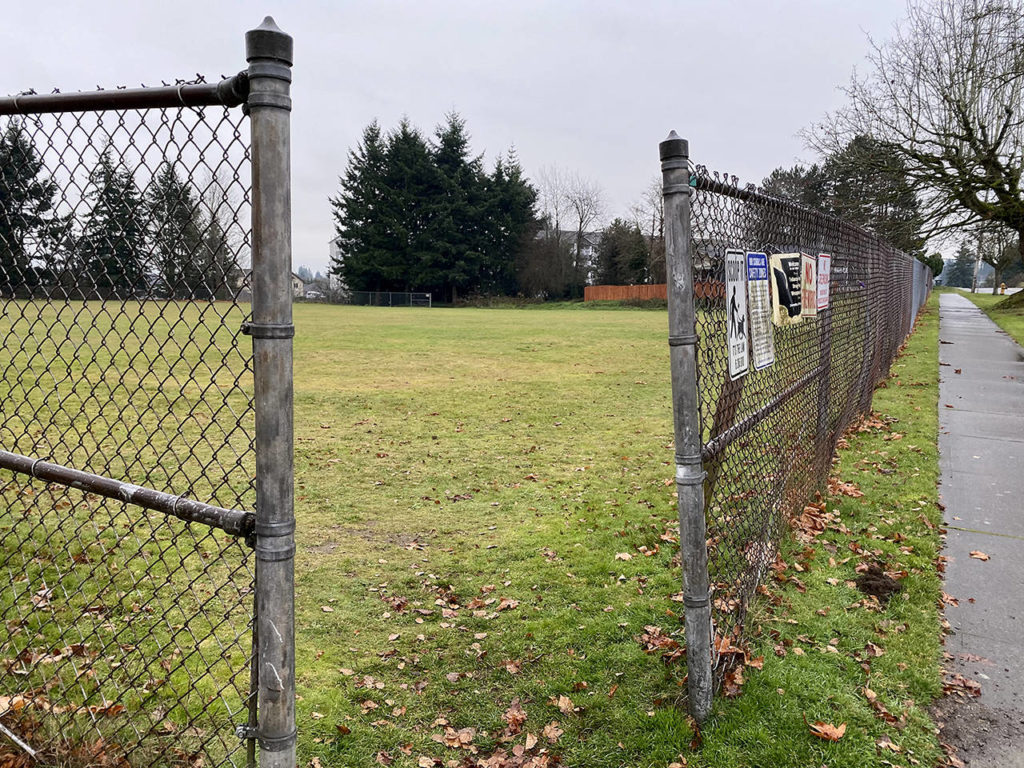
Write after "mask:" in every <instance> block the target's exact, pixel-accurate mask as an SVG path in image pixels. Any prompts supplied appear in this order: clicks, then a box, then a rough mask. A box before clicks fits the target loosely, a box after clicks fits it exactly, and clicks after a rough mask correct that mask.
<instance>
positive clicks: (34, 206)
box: [0, 120, 57, 295]
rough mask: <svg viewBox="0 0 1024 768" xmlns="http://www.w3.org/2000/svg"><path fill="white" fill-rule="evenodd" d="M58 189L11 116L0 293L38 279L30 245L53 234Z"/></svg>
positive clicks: (2, 154) (1, 203)
mask: <svg viewBox="0 0 1024 768" xmlns="http://www.w3.org/2000/svg"><path fill="white" fill-rule="evenodd" d="M56 192H57V185H56V184H55V183H54V182H53V180H52V179H50V178H47V177H45V176H43V161H42V158H41V157H40V156H39V154H38V153H37V152H36V149H35V146H34V145H33V143H32V140H31V138H30V137H29V136H28V134H27V132H26V131H25V128H24V126H23V125H22V123H21V122H19V121H16V120H11V121H9V122H8V123H7V125H6V126H5V127H4V130H3V133H2V134H0V294H2V295H11V294H12V293H13V292H14V291H15V290H17V289H18V288H21V287H29V288H31V287H33V286H35V285H36V284H37V283H38V280H39V274H38V272H37V270H35V269H34V268H33V267H32V264H31V262H32V259H33V248H32V246H33V244H36V245H39V244H43V243H46V242H48V241H52V240H53V237H52V236H53V235H54V234H55V231H56V230H55V225H56V224H57V222H56V221H55V218H54V215H53V210H54V197H55V195H56ZM37 253H38V251H37ZM44 254H45V251H44ZM40 255H41V256H43V258H44V260H46V261H50V259H46V258H45V255H43V254H40ZM51 266H52V264H51Z"/></svg>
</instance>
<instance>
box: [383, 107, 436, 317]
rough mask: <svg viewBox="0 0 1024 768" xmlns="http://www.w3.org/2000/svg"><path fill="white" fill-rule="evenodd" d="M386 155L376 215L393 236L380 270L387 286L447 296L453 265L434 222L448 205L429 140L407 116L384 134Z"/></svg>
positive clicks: (391, 288)
mask: <svg viewBox="0 0 1024 768" xmlns="http://www.w3.org/2000/svg"><path fill="white" fill-rule="evenodd" d="M387 160H388V162H387V165H386V172H385V175H384V186H385V189H386V190H388V195H387V198H386V200H385V203H384V205H382V206H381V211H380V219H381V220H382V221H383V223H384V225H385V227H386V228H387V231H388V233H389V234H391V235H392V236H393V242H394V251H393V253H392V261H391V262H390V263H388V264H387V270H386V271H384V273H383V278H384V279H385V280H386V281H387V285H388V286H389V287H388V288H386V289H387V290H399V291H403V290H416V291H430V292H431V293H435V294H440V295H441V296H442V297H443V298H448V296H449V295H450V294H446V288H448V286H449V285H450V284H451V283H452V282H453V281H452V279H451V274H452V271H453V269H452V266H451V265H450V264H449V265H446V264H445V263H444V253H443V249H444V248H445V247H446V246H447V244H448V243H447V241H446V239H444V238H442V236H441V235H442V233H441V231H440V229H439V227H438V224H437V219H439V218H442V217H444V216H445V215H446V211H447V209H448V206H447V204H446V202H447V201H445V200H444V180H443V178H442V176H441V173H440V171H439V169H438V168H437V166H436V165H435V164H434V161H433V158H432V156H431V152H430V148H429V147H428V146H427V142H426V141H425V140H424V138H423V136H422V134H420V132H419V131H418V130H417V129H416V127H415V126H413V125H412V124H411V123H410V122H409V121H408V120H402V121H401V122H400V123H399V124H398V127H397V128H396V129H395V130H393V131H392V132H391V133H390V134H388V139H387ZM390 286H394V287H390Z"/></svg>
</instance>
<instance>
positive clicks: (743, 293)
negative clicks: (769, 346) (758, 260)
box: [725, 250, 750, 379]
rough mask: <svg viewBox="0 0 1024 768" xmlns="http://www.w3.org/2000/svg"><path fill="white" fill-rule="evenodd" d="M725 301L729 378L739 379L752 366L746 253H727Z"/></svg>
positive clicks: (734, 251) (729, 251)
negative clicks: (748, 331) (748, 323)
mask: <svg viewBox="0 0 1024 768" xmlns="http://www.w3.org/2000/svg"><path fill="white" fill-rule="evenodd" d="M725 301H726V305H725V306H726V312H725V314H726V324H727V332H728V336H727V339H726V344H727V346H728V357H729V378H730V379H738V378H739V377H740V376H743V375H744V374H746V372H747V370H748V369H749V367H750V339H749V336H748V334H747V258H746V256H745V255H744V253H743V251H736V250H728V251H726V252H725Z"/></svg>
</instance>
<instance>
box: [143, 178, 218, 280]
mask: <svg viewBox="0 0 1024 768" xmlns="http://www.w3.org/2000/svg"><path fill="white" fill-rule="evenodd" d="M146 203H147V208H148V210H147V213H148V216H147V219H148V224H149V237H150V243H151V244H152V252H153V260H154V266H155V268H156V272H157V275H158V277H159V279H160V291H161V292H166V294H167V295H168V296H169V297H171V298H175V299H187V298H193V297H197V296H198V297H200V298H209V297H210V291H209V290H208V289H207V286H206V285H205V283H206V280H207V278H208V270H207V267H208V266H209V265H208V263H207V262H208V260H209V259H208V256H207V255H206V254H204V252H203V251H204V249H203V248H202V243H203V234H204V232H203V230H204V227H203V222H202V217H201V213H200V209H199V200H198V196H197V194H196V192H195V190H194V189H193V187H192V185H191V184H189V183H188V182H186V181H182V180H181V178H180V177H179V176H178V172H177V170H176V169H175V167H174V165H173V164H172V163H170V162H168V161H167V160H165V161H164V162H163V163H161V165H160V168H159V169H158V170H157V173H156V174H155V175H154V177H153V183H152V184H151V185H150V186H149V189H148V190H147V191H146Z"/></svg>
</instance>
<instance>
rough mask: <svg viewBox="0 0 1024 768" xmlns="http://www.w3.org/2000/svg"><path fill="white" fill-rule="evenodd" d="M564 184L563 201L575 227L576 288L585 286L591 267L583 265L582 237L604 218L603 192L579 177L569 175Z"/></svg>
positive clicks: (590, 265)
mask: <svg viewBox="0 0 1024 768" xmlns="http://www.w3.org/2000/svg"><path fill="white" fill-rule="evenodd" d="M567 182H568V183H567V184H566V189H565V191H566V197H565V201H566V203H567V204H568V208H569V213H570V216H571V217H572V221H573V223H574V224H575V225H576V244H575V245H576V248H575V258H574V259H573V273H574V277H575V283H576V285H577V286H583V285H586V284H587V278H588V276H589V272H590V270H591V269H592V267H593V265H592V264H588V263H585V259H584V256H583V245H584V237H583V236H584V235H585V234H586V232H587V230H589V229H591V228H592V227H594V226H595V225H597V224H598V223H599V222H600V221H601V217H602V216H604V192H603V190H602V189H601V187H600V186H598V184H597V183H596V182H593V181H591V180H590V179H587V178H584V177H583V176H580V175H579V174H578V173H572V174H569V175H568V177H567Z"/></svg>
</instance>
